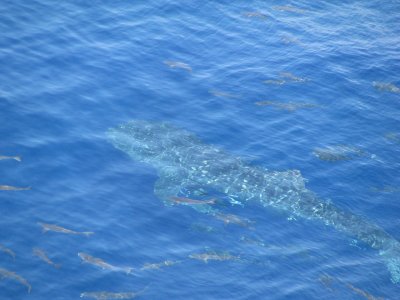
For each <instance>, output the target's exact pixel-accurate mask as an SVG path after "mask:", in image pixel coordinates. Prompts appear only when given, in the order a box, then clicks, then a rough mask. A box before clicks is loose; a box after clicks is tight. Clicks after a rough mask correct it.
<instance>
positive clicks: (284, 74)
mask: <svg viewBox="0 0 400 300" xmlns="http://www.w3.org/2000/svg"><path fill="white" fill-rule="evenodd" d="M279 75H280V76H281V77H283V78H286V79H287V80H290V81H294V82H307V81H308V79H307V78H302V77H297V76H295V75H293V74H292V73H290V72H281V73H280V74H279Z"/></svg>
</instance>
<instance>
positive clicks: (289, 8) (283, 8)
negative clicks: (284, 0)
mask: <svg viewBox="0 0 400 300" xmlns="http://www.w3.org/2000/svg"><path fill="white" fill-rule="evenodd" d="M272 9H274V10H279V11H288V12H294V13H298V14H302V13H304V12H305V10H303V9H300V8H297V7H293V6H289V5H282V6H273V7H272Z"/></svg>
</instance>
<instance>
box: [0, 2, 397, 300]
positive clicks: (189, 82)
mask: <svg viewBox="0 0 400 300" xmlns="http://www.w3.org/2000/svg"><path fill="white" fill-rule="evenodd" d="M0 11H1V16H2V18H1V19H0V30H1V34H0V61H1V71H0V120H1V125H2V126H0V136H1V141H0V155H3V156H13V155H20V156H21V157H22V161H21V162H18V161H16V160H13V159H9V160H6V159H4V160H0V174H1V179H0V185H9V186H15V187H31V189H30V190H26V191H0V213H1V218H0V245H2V246H3V247H6V248H7V249H10V250H11V251H13V252H14V253H15V259H13V257H12V255H10V253H7V252H6V251H0V268H2V269H5V270H8V271H10V272H15V273H16V274H18V275H19V276H21V277H22V278H24V279H25V280H27V281H28V282H29V284H30V285H31V286H32V290H31V292H30V293H28V289H27V287H26V286H24V285H23V284H21V282H19V281H18V280H14V279H12V278H3V279H2V280H0V299H78V298H79V297H80V295H81V293H84V292H94V291H109V292H138V291H141V290H143V289H144V288H146V287H147V289H146V290H145V291H143V293H141V294H139V295H138V296H137V298H138V299H320V298H324V299H366V298H367V297H368V296H371V297H372V295H373V296H374V297H376V298H378V297H382V298H384V299H398V298H399V297H398V295H399V292H400V289H399V284H394V283H392V282H391V278H390V274H389V272H388V271H387V269H386V266H385V264H384V263H383V261H382V258H381V257H380V256H379V253H378V251H376V250H373V249H370V248H369V247H368V246H366V245H364V244H362V243H360V242H357V241H356V240H354V239H353V238H352V237H350V236H347V235H345V234H344V233H341V232H338V231H336V230H334V229H333V228H331V227H329V226H325V225H324V224H322V223H320V222H316V221H311V220H303V219H298V218H295V217H293V216H291V215H290V214H287V213H286V212H282V211H279V210H274V209H269V208H267V207H265V208H264V207H261V206H260V205H256V204H249V205H245V206H243V207H242V206H235V205H232V206H229V205H228V206H227V207H225V211H226V212H228V213H230V214H234V215H237V216H239V217H241V218H245V219H249V220H251V221H252V222H253V223H252V226H251V228H250V227H241V226H238V225H235V224H228V225H226V224H224V223H223V222H221V221H220V220H217V219H215V218H212V217H210V216H209V215H207V214H202V213H199V212H197V211H195V210H193V209H191V208H190V207H189V206H185V205H173V206H166V205H164V203H163V202H162V201H160V200H159V199H157V197H156V196H155V195H154V192H153V189H154V183H155V181H156V180H157V178H158V175H157V173H156V172H155V170H154V169H153V168H152V167H151V166H148V165H145V164H141V163H138V162H135V161H133V160H132V159H131V158H129V157H128V156H127V155H126V154H124V153H123V152H121V151H119V150H118V149H116V148H114V147H113V145H112V144H110V143H109V142H108V141H107V140H106V138H105V132H106V131H107V129H108V128H110V127H115V126H117V125H118V124H121V123H124V122H127V121H129V120H133V119H144V120H153V121H165V122H169V123H172V124H174V125H175V126H178V127H181V128H184V129H186V130H188V131H191V132H193V133H195V134H196V135H197V136H198V137H199V138H200V139H201V140H202V141H204V142H205V143H207V144H212V145H215V146H216V147H219V148H221V149H224V150H225V151H226V152H229V153H231V154H232V155H234V156H237V157H242V158H243V159H244V160H248V162H249V164H251V165H257V166H260V167H264V168H266V169H268V170H275V171H284V170H300V172H301V174H302V176H303V177H304V178H306V179H307V188H308V189H310V190H312V191H313V192H315V193H316V194H317V195H318V196H320V197H321V198H323V199H326V201H331V202H333V203H335V205H337V206H338V207H341V208H343V209H346V210H349V211H351V212H353V213H354V214H357V215H360V216H363V217H365V218H366V219H368V220H369V221H370V222H371V223H374V224H377V225H379V226H380V227H382V228H383V229H384V230H385V231H387V232H388V233H389V234H391V235H392V236H393V237H395V238H396V239H398V240H399V239H400V232H399V229H398V228H399V225H400V203H399V200H400V197H399V193H400V190H399V183H400V181H399V180H400V176H399V164H400V160H399V157H400V155H399V152H400V126H399V121H400V114H399V107H400V102H399V99H400V94H399V90H398V87H399V86H400V80H399V77H398V74H399V70H400V59H399V58H400V50H399V45H400V39H399V36H400V27H399V26H398V24H399V14H398V12H399V11H400V4H399V2H397V1H386V2H382V1H376V0H372V1H338V2H335V1H330V2H316V1H287V2H284V3H282V2H280V1H235V2H234V3H232V1H200V2H199V1H163V0H158V1H151V0H150V1H90V3H89V2H85V1H67V2H65V3H55V2H54V1H5V0H4V1H2V2H1V6H0ZM338 145H346V147H353V148H352V149H357V151H356V153H357V154H360V155H355V157H352V159H341V156H340V155H345V154H346V153H339V154H338V155H337V156H335V155H336V154H337V153H334V155H333V156H334V157H333V158H329V159H323V158H324V157H322V156H321V157H317V155H316V153H317V152H316V149H325V151H328V156H329V151H330V150H329V149H332V148H327V147H333V148H334V147H338ZM326 149H328V150H326ZM336 149H339V150H338V151H339V152H340V151H342V152H343V148H340V147H339V148H336ZM340 149H342V150H340ZM322 153H323V152H322ZM335 157H336V158H337V159H335ZM321 158H322V159H321ZM332 160H334V161H332ZM40 222H41V223H47V224H56V225H58V226H62V227H64V228H67V229H71V230H74V231H93V232H94V234H93V235H91V236H89V237H86V236H82V235H74V234H64V233H59V232H47V233H43V232H42V228H41V226H40V225H39V224H38V223H40ZM33 248H39V249H42V250H43V251H44V252H45V253H46V254H47V255H48V257H49V258H50V259H51V260H52V261H54V262H55V263H57V264H61V267H60V268H59V269H57V268H54V267H53V266H51V265H49V264H47V263H46V262H45V261H43V260H42V259H41V258H39V257H38V256H37V255H35V254H34V253H33ZM79 252H83V253H88V254H90V255H92V256H93V257H97V258H101V259H102V260H104V261H105V262H107V263H109V264H112V265H115V266H124V267H125V266H129V267H133V268H134V269H135V270H134V272H133V273H132V274H125V273H124V272H115V271H110V270H103V269H101V268H99V267H96V266H94V265H92V264H88V263H82V261H81V259H80V258H79V257H78V253H79ZM194 253H229V254H230V255H232V256H235V257H239V258H238V259H231V260H226V261H212V260H210V261H208V263H204V262H203V261H200V260H196V259H191V258H190V257H189V256H190V255H192V254H194ZM165 261H174V262H176V263H175V264H173V265H170V266H166V264H163V262H165ZM158 263H161V264H162V265H161V267H160V268H159V269H157V268H154V269H150V268H147V269H146V268H144V269H143V266H146V264H158Z"/></svg>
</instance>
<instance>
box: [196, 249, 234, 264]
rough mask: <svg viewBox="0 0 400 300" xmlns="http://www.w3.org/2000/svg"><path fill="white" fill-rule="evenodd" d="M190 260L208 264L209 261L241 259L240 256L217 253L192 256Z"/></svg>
mask: <svg viewBox="0 0 400 300" xmlns="http://www.w3.org/2000/svg"><path fill="white" fill-rule="evenodd" d="M189 258H193V259H197V260H202V261H204V262H205V263H208V261H209V260H219V261H225V260H238V259H240V257H239V256H233V255H230V254H229V253H216V252H207V253H195V254H190V255H189Z"/></svg>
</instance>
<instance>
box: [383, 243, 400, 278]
mask: <svg viewBox="0 0 400 300" xmlns="http://www.w3.org/2000/svg"><path fill="white" fill-rule="evenodd" d="M380 255H382V256H383V258H384V260H385V262H386V266H387V268H388V271H389V273H390V277H391V278H390V279H391V281H392V282H393V283H400V244H396V245H394V246H393V247H392V248H389V249H388V250H386V251H381V252H380Z"/></svg>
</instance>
